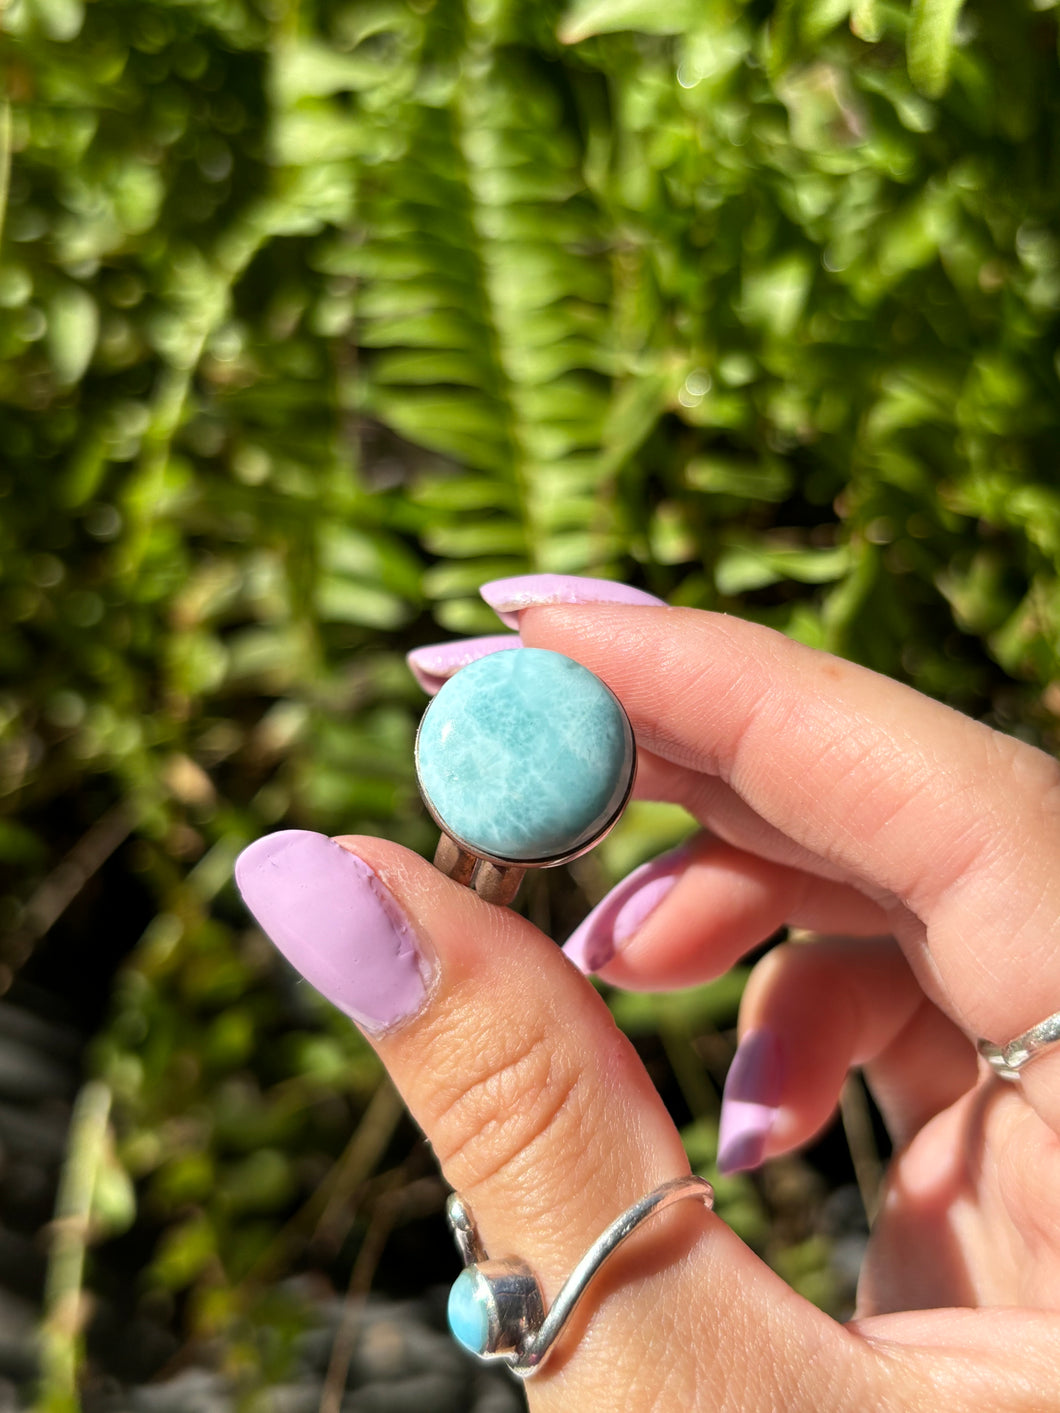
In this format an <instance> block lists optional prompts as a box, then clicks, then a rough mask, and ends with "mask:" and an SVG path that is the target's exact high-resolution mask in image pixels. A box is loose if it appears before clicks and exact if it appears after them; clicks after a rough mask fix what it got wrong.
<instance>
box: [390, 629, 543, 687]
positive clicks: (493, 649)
mask: <svg viewBox="0 0 1060 1413" xmlns="http://www.w3.org/2000/svg"><path fill="white" fill-rule="evenodd" d="M519 646H520V643H519V634H518V633H494V634H492V635H490V636H488V637H485V638H457V639H456V640H455V641H454V642H450V643H431V644H429V645H428V646H427V647H423V648H414V649H413V650H412V652H410V653H409V654H408V656H407V658H406V661H407V662H408V665H409V667H410V669H411V671H412V675H413V676H414V677H415V679H416V681H417V682H418V683H419V684H420V686H421V687H422V688H423V690H424V691H425V692H426V693H427V694H428V695H429V696H432V697H433V696H434V695H435V693H436V692H438V691H440V690H441V687H442V684H443V683H444V682H447V681H448V680H449V678H450V677H452V676H453V674H454V673H456V672H459V671H460V669H461V668H462V667H466V666H467V665H468V663H469V662H477V661H478V659H479V658H480V657H488V656H489V655H490V653H498V652H503V651H504V650H505V649H506V648H517V647H519Z"/></svg>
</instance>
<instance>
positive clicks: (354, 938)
mask: <svg viewBox="0 0 1060 1413" xmlns="http://www.w3.org/2000/svg"><path fill="white" fill-rule="evenodd" d="M236 883H237V884H238V886H239V891H240V892H241V893H242V895H243V901H244V902H245V903H246V905H247V907H248V908H249V909H250V911H251V912H252V913H253V914H254V916H255V918H256V919H257V920H258V922H259V923H260V924H261V927H262V930H263V931H264V932H265V933H266V934H267V935H268V936H269V937H270V938H271V939H272V941H273V942H274V943H275V945H276V946H277V947H278V948H279V950H280V951H281V952H282V953H283V954H284V956H285V957H286V958H287V960H288V961H289V962H290V963H291V965H292V966H294V967H295V968H296V969H297V970H298V971H300V972H301V973H302V975H303V976H304V977H305V979H306V980H307V981H308V982H309V983H310V985H312V986H315V987H316V989H317V990H318V991H319V992H320V994H321V995H322V996H326V997H327V999H328V1000H329V1001H330V1002H331V1003H332V1004H333V1005H335V1006H337V1007H338V1008H339V1010H340V1011H345V1013H346V1014H347V1015H348V1016H349V1017H350V1018H351V1019H352V1020H354V1021H356V1022H357V1024H358V1025H359V1026H360V1027H361V1029H362V1030H365V1031H367V1032H368V1033H369V1034H373V1035H378V1034H379V1033H380V1032H382V1031H386V1030H393V1029H395V1028H396V1027H397V1026H399V1025H401V1024H402V1022H404V1021H407V1020H411V1019H412V1017H413V1016H414V1015H416V1014H417V1013H418V1012H419V1011H421V1010H422V1009H423V1006H424V1004H425V1003H426V1001H427V998H428V995H429V993H430V990H431V986H432V983H433V981H434V976H435V968H434V965H433V963H432V962H431V961H429V960H428V959H427V957H426V956H425V955H424V952H423V949H422V947H421V946H420V943H419V941H418V939H417V937H416V935H415V933H414V932H413V930H412V928H411V926H410V925H409V922H408V920H407V919H406V918H405V916H404V914H403V913H402V912H401V909H400V908H399V907H398V904H397V901H396V900H395V898H394V896H393V894H392V893H391V892H390V891H389V890H388V889H387V888H386V887H385V886H384V885H383V884H382V882H380V880H379V878H378V877H377V876H376V875H375V874H374V873H373V872H372V870H371V869H370V868H369V867H368V865H367V864H366V863H364V862H363V861H362V860H361V859H359V858H357V856H356V855H355V854H351V853H350V852H349V851H348V850H347V849H344V848H343V847H342V846H341V844H337V843H336V842H335V840H334V839H329V838H328V837H327V835H325V834H314V833H311V832H310V831H309V830H306V829H283V830H280V831H279V832H278V833H276V834H266V835H265V837H264V838H263V839H258V840H257V841H256V842H255V843H253V844H251V845H250V847H249V848H246V849H244V850H243V852H242V853H241V854H240V856H239V858H238V859H237V860H236Z"/></svg>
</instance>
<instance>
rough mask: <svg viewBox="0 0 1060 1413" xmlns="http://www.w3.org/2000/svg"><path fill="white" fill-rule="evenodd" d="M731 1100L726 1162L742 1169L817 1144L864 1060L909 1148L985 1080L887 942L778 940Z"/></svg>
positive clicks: (747, 998) (750, 1015) (760, 979)
mask: <svg viewBox="0 0 1060 1413" xmlns="http://www.w3.org/2000/svg"><path fill="white" fill-rule="evenodd" d="M740 1034H741V1036H742V1039H741V1042H740V1048H739V1050H738V1051H737V1054H736V1058H735V1059H734V1061H733V1064H732V1066H731V1068H730V1071H729V1076H728V1079H727V1081H726V1086H725V1096H724V1101H723V1105H722V1120H721V1134H720V1138H719V1153H718V1163H719V1167H720V1168H721V1169H722V1170H723V1171H726V1172H736V1171H740V1170H742V1169H745V1168H753V1167H757V1165H758V1164H759V1163H760V1162H762V1160H763V1159H764V1158H767V1157H772V1156H775V1155H776V1154H778V1153H784V1152H787V1151H789V1150H790V1149H792V1148H795V1147H797V1146H799V1145H800V1144H803V1143H806V1142H808V1141H809V1140H810V1139H811V1138H813V1137H814V1135H815V1134H817V1133H818V1132H820V1130H821V1129H823V1128H824V1127H825V1126H826V1125H827V1124H828V1123H829V1122H830V1121H831V1119H832V1117H833V1115H834V1113H835V1109H836V1105H837V1103H838V1100H839V1095H840V1091H841V1089H842V1087H843V1083H844V1081H845V1080H846V1077H847V1073H848V1072H849V1070H850V1069H851V1068H852V1067H853V1066H856V1065H862V1066H865V1068H866V1073H867V1077H868V1080H869V1083H870V1085H871V1087H872V1090H873V1094H874V1096H875V1097H876V1099H877V1102H878V1103H879V1105H880V1108H881V1110H882V1112H883V1116H884V1119H885V1120H886V1122H887V1126H888V1129H889V1130H890V1132H891V1134H892V1136H893V1137H894V1139H895V1142H896V1144H898V1145H901V1143H903V1142H904V1141H905V1139H906V1138H908V1137H909V1136H910V1135H911V1134H913V1133H914V1132H916V1131H917V1130H919V1128H920V1127H922V1125H923V1124H924V1123H926V1122H927V1121H928V1119H930V1118H931V1117H932V1116H933V1115H934V1114H936V1113H938V1112H939V1111H940V1110H942V1109H944V1108H946V1107H948V1106H949V1105H950V1104H952V1103H953V1102H954V1101H955V1100H956V1099H958V1098H959V1097H960V1096H961V1095H962V1094H963V1093H965V1091H966V1090H968V1089H970V1088H971V1087H972V1085H973V1084H974V1083H975V1080H976V1075H977V1072H978V1066H977V1063H976V1058H975V1053H974V1050H973V1049H972V1046H971V1045H970V1044H969V1042H968V1039H967V1037H965V1036H964V1035H963V1034H962V1033H961V1032H960V1031H959V1030H958V1029H957V1027H956V1026H954V1024H953V1022H952V1021H950V1020H948V1019H947V1018H946V1017H945V1016H943V1015H942V1013H941V1012H940V1011H939V1010H938V1009H937V1008H936V1007H934V1006H933V1005H931V1003H930V1002H929V1001H928V1000H927V999H926V998H925V996H924V994H923V992H922V991H921V989H920V987H919V985H918V984H917V982H916V980H915V978H914V977H913V974H912V972H911V971H910V969H909V965H908V963H907V962H906V960H905V957H904V956H903V955H902V952H901V949H900V948H899V947H898V945H897V944H896V943H895V942H894V941H893V939H891V938H889V937H887V938H880V937H875V938H864V939H859V940H857V941H853V940H850V939H847V938H820V939H815V940H813V941H805V942H794V943H787V944H785V945H783V946H781V947H776V948H774V949H773V950H772V951H771V952H770V953H769V954H768V955H767V956H766V957H764V958H763V960H762V961H761V962H759V964H758V965H757V966H756V967H755V969H754V971H753V972H752V973H751V976H750V979H749V981H748V984H747V989H746V991H745V992H744V997H743V1002H742V1005H741V1008H740Z"/></svg>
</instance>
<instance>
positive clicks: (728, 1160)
mask: <svg viewBox="0 0 1060 1413" xmlns="http://www.w3.org/2000/svg"><path fill="white" fill-rule="evenodd" d="M781 1078H782V1068H781V1055H780V1045H779V1043H778V1041H777V1037H776V1036H775V1035H774V1033H773V1032H772V1031H771V1030H770V1029H769V1028H768V1027H767V1026H762V1027H761V1029H759V1030H752V1031H749V1032H748V1034H747V1035H745V1036H744V1038H743V1039H742V1040H741V1041H740V1045H739V1048H738V1049H737V1051H736V1054H735V1055H734V1056H733V1061H732V1064H731V1065H730V1066H729V1073H728V1075H727V1077H726V1079H725V1093H724V1095H723V1096H722V1101H721V1121H720V1124H719V1127H718V1172H719V1173H742V1172H745V1171H747V1169H749V1168H757V1167H758V1165H759V1163H760V1162H761V1161H762V1158H763V1155H764V1154H765V1150H766V1140H767V1139H768V1137H769V1132H770V1130H771V1129H772V1127H773V1124H774V1123H775V1122H776V1117H777V1113H778V1111H779V1105H780V1091H781Z"/></svg>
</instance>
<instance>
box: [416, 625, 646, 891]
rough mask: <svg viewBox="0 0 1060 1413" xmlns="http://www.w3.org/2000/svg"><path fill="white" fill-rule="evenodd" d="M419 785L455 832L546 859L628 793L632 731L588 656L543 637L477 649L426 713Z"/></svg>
mask: <svg viewBox="0 0 1060 1413" xmlns="http://www.w3.org/2000/svg"><path fill="white" fill-rule="evenodd" d="M417 768H418V771H419V779H420V788H421V789H422V790H423V792H424V795H425V796H426V798H427V801H428V803H429V804H430V805H431V806H432V808H433V810H434V812H435V814H436V816H437V817H438V819H439V820H440V821H441V823H442V825H443V827H444V828H445V829H446V831H447V832H448V833H449V834H451V835H452V836H453V838H454V839H456V841H457V842H458V843H463V844H465V845H467V846H468V847H469V848H470V849H471V850H472V851H474V850H478V851H480V852H482V853H485V854H489V855H492V856H494V857H495V858H499V859H511V860H513V861H516V862H520V863H533V862H541V861H545V860H548V859H552V858H556V857H557V856H560V855H564V854H570V853H573V852H575V851H577V850H578V849H579V848H580V847H582V846H583V845H584V844H587V843H588V842H589V840H590V839H592V838H593V836H594V835H595V834H597V833H598V832H599V831H600V830H601V829H602V828H603V826H605V825H606V824H608V823H609V822H610V821H611V819H612V818H613V817H614V815H615V813H616V811H617V810H618V809H619V807H620V806H621V804H622V801H623V799H624V798H625V795H626V791H627V788H628V785H629V779H630V772H631V771H632V769H633V735H632V732H631V731H630V729H629V722H628V721H627V720H626V715H625V712H623V710H622V708H621V707H620V706H619V704H618V702H617V700H616V699H615V697H614V696H613V695H612V693H611V692H610V691H609V690H608V688H607V687H605V686H604V684H603V683H602V682H601V681H600V679H599V678H598V677H596V676H594V675H593V673H591V672H590V671H589V670H588V668H586V667H582V666H581V664H580V663H577V662H573V661H572V660H571V659H570V658H569V657H564V656H563V655H562V654H561V653H553V652H546V651H545V650H544V649H543V648H515V649H512V650H510V651H506V652H498V653H492V654H491V655H490V656H489V657H483V658H479V659H478V661H477V662H471V663H469V664H468V665H467V666H466V667H463V668H461V670H460V671H459V672H458V673H457V674H456V675H455V676H454V677H451V678H450V679H449V681H448V682H446V683H445V685H444V686H443V687H442V689H441V691H440V692H439V693H438V695H437V696H436V697H435V699H434V701H433V702H432V703H431V705H430V706H429V707H428V708H427V711H426V712H425V713H424V717H423V721H422V722H421V724H420V733H419V741H418V745H417Z"/></svg>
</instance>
